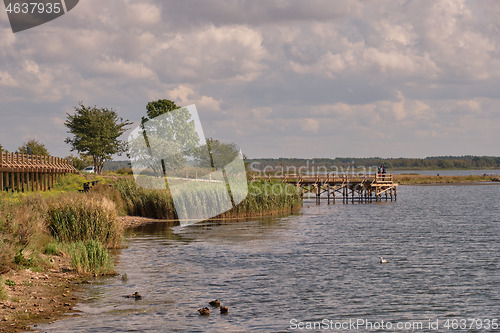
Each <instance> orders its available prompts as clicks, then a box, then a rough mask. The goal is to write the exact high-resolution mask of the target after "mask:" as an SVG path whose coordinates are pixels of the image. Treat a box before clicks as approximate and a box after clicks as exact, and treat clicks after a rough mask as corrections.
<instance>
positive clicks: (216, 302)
mask: <svg viewBox="0 0 500 333" xmlns="http://www.w3.org/2000/svg"><path fill="white" fill-rule="evenodd" d="M208 304H210V305H211V306H213V307H214V308H218V307H219V306H220V302H219V300H218V299H214V300H213V301H210V302H208Z"/></svg>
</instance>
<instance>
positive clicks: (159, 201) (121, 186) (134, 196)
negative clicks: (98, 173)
mask: <svg viewBox="0 0 500 333" xmlns="http://www.w3.org/2000/svg"><path fill="white" fill-rule="evenodd" d="M116 188H117V189H118V190H119V191H120V193H121V195H122V198H123V201H124V202H125V206H126V208H127V212H128V214H129V215H133V216H143V217H150V218H154V219H176V218H177V215H176V213H175V209H174V202H173V200H172V196H171V195H170V192H168V191H166V190H149V189H143V188H140V187H137V186H136V184H135V182H134V181H133V180H130V179H124V180H120V181H118V182H117V183H116Z"/></svg>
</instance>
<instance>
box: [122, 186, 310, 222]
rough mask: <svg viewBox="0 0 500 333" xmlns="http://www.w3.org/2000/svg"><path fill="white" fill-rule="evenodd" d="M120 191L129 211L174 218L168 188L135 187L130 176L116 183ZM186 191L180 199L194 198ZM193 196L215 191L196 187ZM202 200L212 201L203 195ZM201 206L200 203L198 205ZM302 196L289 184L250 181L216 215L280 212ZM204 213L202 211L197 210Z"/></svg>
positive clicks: (289, 209)
mask: <svg viewBox="0 0 500 333" xmlns="http://www.w3.org/2000/svg"><path fill="white" fill-rule="evenodd" d="M116 188H117V189H118V190H119V191H120V193H121V195H122V198H123V201H124V203H125V206H126V209H127V212H128V214H129V215H134V216H142V217H150V218H156V219H177V215H176V212H175V209H174V202H173V199H172V195H171V194H170V192H169V191H164V190H148V189H143V188H140V187H137V186H136V185H135V183H134V182H133V181H132V180H130V179H125V180H120V181H119V182H118V183H117V184H116ZM190 194H192V193H189V191H186V192H184V193H182V196H183V197H182V198H180V200H183V201H189V200H191V201H192V200H194V199H193V198H192V197H190ZM196 194H197V195H196V200H204V199H206V198H211V197H213V196H214V195H218V193H214V192H213V189H211V188H209V187H207V188H206V189H203V188H202V189H200V188H199V187H197V188H196ZM205 202H210V203H212V204H213V202H212V201H210V200H209V199H206V200H205ZM197 206H198V207H202V208H203V206H204V205H203V203H201V204H199V205H197ZM301 206H302V200H301V198H300V193H299V191H298V189H297V188H296V187H295V186H293V185H289V184H283V183H268V182H251V183H250V184H249V187H248V195H247V197H246V198H245V199H244V200H243V201H242V202H241V203H240V204H238V205H237V206H236V207H233V208H232V209H230V210H229V211H227V212H225V213H223V214H221V215H219V216H217V217H216V218H235V217H241V218H246V217H253V216H263V215H275V214H283V213H288V212H292V211H295V210H297V209H300V207H301ZM200 213H203V212H200Z"/></svg>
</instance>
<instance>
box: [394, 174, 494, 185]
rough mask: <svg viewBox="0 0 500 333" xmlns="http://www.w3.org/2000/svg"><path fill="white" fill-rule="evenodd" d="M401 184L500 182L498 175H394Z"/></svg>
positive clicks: (396, 181) (480, 183) (482, 183)
mask: <svg viewBox="0 0 500 333" xmlns="http://www.w3.org/2000/svg"><path fill="white" fill-rule="evenodd" d="M393 177H394V182H395V183H398V184H399V185H453V184H477V185H484V184H495V183H498V184H500V178H499V177H498V176H489V175H468V176H438V175H393Z"/></svg>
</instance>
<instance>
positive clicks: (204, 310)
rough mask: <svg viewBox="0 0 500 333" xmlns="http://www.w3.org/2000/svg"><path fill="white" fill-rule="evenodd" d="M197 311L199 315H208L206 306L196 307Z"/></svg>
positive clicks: (208, 311)
mask: <svg viewBox="0 0 500 333" xmlns="http://www.w3.org/2000/svg"><path fill="white" fill-rule="evenodd" d="M198 312H199V313H200V315H201V316H210V309H209V308H207V307H204V308H201V309H198Z"/></svg>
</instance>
